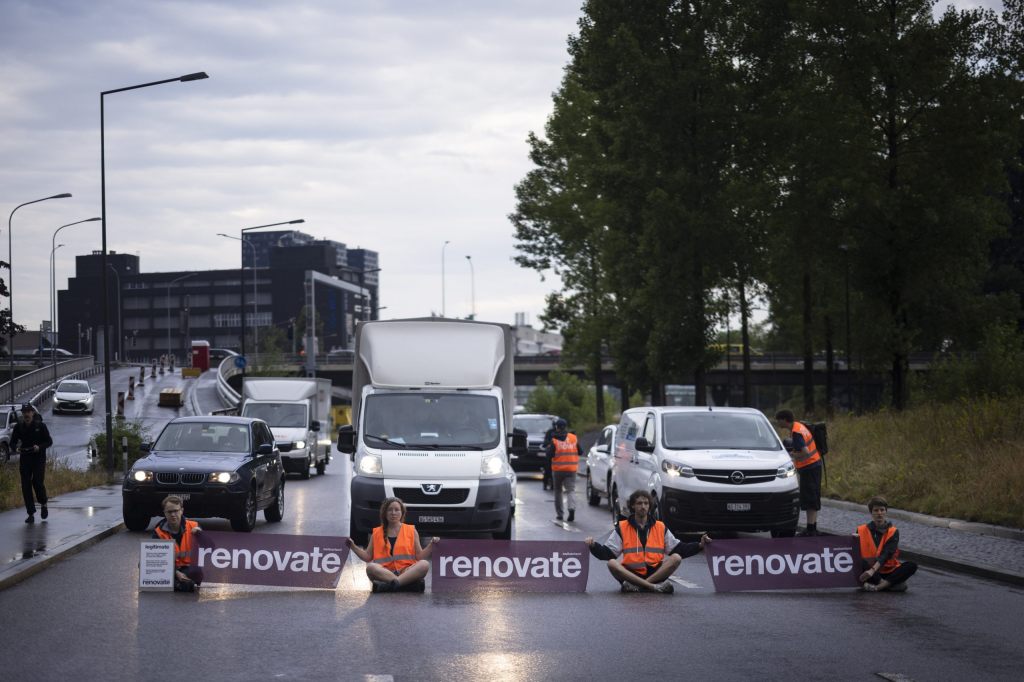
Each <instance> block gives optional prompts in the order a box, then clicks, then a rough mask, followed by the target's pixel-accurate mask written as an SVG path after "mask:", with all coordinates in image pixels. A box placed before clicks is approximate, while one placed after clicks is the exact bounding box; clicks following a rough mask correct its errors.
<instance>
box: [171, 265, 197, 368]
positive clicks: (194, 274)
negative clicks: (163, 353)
mask: <svg viewBox="0 0 1024 682" xmlns="http://www.w3.org/2000/svg"><path fill="white" fill-rule="evenodd" d="M197 274H199V273H196V272H190V273H188V274H187V275H182V276H181V277H178V278H176V279H172V280H171V281H170V282H168V283H167V284H165V285H164V287H165V288H166V289H167V359H168V361H170V356H171V285H173V284H174V283H175V282H180V281H181V280H183V279H188V278H189V277H195V276H196V275H197ZM182 366H184V364H183V365H182Z"/></svg>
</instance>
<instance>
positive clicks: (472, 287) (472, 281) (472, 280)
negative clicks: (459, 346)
mask: <svg viewBox="0 0 1024 682" xmlns="http://www.w3.org/2000/svg"><path fill="white" fill-rule="evenodd" d="M466 262H467V263H469V319H471V320H475V319H476V271H475V270H474V269H473V257H472V256H466Z"/></svg>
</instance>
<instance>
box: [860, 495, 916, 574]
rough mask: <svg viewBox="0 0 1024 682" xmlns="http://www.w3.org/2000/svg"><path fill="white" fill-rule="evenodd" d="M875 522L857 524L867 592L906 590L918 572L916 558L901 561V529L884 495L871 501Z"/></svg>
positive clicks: (869, 505) (870, 508) (870, 507)
mask: <svg viewBox="0 0 1024 682" xmlns="http://www.w3.org/2000/svg"><path fill="white" fill-rule="evenodd" d="M868 511H869V512H871V522H870V523H865V524H863V525H861V526H857V536H858V537H859V538H860V560H861V567H862V568H863V569H864V572H863V573H861V574H860V582H861V589H862V590H864V591H866V592H883V591H885V590H889V591H892V592H902V591H904V590H906V589H907V579H908V578H910V576H912V575H914V573H916V572H917V564H915V563H914V562H913V561H903V562H901V561H900V560H899V556H900V532H899V531H898V530H896V526H894V525H892V523H890V522H889V519H888V518H887V516H888V513H889V503H888V502H886V501H885V498H884V497H879V496H876V497H872V498H871V499H870V500H868Z"/></svg>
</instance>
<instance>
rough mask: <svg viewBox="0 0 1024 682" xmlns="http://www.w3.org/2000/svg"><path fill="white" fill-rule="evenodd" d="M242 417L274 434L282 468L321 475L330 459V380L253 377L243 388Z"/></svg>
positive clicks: (331, 419) (292, 471)
mask: <svg viewBox="0 0 1024 682" xmlns="http://www.w3.org/2000/svg"><path fill="white" fill-rule="evenodd" d="M242 416H243V417H254V418H256V419H262V420H263V421H265V422H266V423H267V424H268V425H269V426H270V429H271V431H273V433H274V438H275V439H276V443H277V447H278V449H279V450H280V451H281V461H282V462H283V463H284V468H285V471H287V472H288V473H295V474H299V475H300V476H301V477H302V478H304V479H307V478H309V468H310V467H316V473H317V474H318V475H320V476H323V475H324V472H325V471H326V470H327V464H328V463H329V462H330V461H331V433H332V432H333V431H334V417H333V415H332V414H331V380H330V379H316V378H304V377H253V378H250V379H246V380H245V386H244V387H243V389H242Z"/></svg>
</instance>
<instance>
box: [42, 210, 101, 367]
mask: <svg viewBox="0 0 1024 682" xmlns="http://www.w3.org/2000/svg"><path fill="white" fill-rule="evenodd" d="M99 220H100V218H98V217H97V218H86V219H85V220H78V221H76V222H73V223H68V224H67V225H61V226H60V227H58V228H57V229H56V230H54V231H53V237H51V238H50V255H51V258H50V328H51V329H53V331H54V335H53V338H54V339H56V338H57V334H56V332H57V278H56V264H55V262H54V260H53V252H54V251H56V250H57V246H56V244H57V235H58V234H59V233H60V231H61V230H63V229H64V228H65V227H71V226H72V225H81V224H82V223H95V222H98V221H99ZM78 343H79V346H81V343H82V341H81V339H79V341H78ZM56 355H57V351H56V350H54V344H53V343H51V344H50V362H51V363H53V365H54V367H53V381H54V383H56V381H57V366H56V361H57V357H56Z"/></svg>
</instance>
